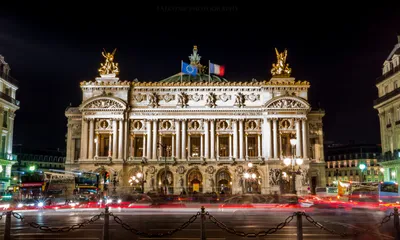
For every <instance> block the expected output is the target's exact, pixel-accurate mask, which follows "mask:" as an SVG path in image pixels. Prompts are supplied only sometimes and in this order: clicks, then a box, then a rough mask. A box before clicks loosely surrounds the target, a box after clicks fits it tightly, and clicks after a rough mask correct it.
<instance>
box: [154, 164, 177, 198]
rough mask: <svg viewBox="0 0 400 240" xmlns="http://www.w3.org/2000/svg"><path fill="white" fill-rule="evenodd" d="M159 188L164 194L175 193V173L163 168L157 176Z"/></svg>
mask: <svg viewBox="0 0 400 240" xmlns="http://www.w3.org/2000/svg"><path fill="white" fill-rule="evenodd" d="M157 182H158V189H159V192H160V193H163V194H173V193H174V175H173V173H172V172H171V171H170V170H167V171H165V169H161V170H160V171H159V172H158V177H157Z"/></svg>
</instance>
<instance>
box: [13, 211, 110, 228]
mask: <svg viewBox="0 0 400 240" xmlns="http://www.w3.org/2000/svg"><path fill="white" fill-rule="evenodd" d="M11 214H12V216H13V217H15V218H16V219H18V220H21V221H22V222H23V223H24V222H25V218H24V217H23V216H22V215H21V214H19V213H16V212H11ZM103 215H104V213H100V214H98V215H94V216H93V217H92V218H90V219H89V220H85V221H83V222H81V223H77V224H74V225H72V226H69V227H49V226H46V225H41V224H38V223H36V222H29V223H27V224H29V226H31V227H32V228H37V229H39V230H42V231H44V232H69V231H73V230H77V229H80V228H82V227H84V226H86V225H88V224H91V223H94V222H96V221H97V220H99V219H100V217H101V216H103Z"/></svg>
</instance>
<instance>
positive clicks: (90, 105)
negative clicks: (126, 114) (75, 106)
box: [80, 97, 126, 111]
mask: <svg viewBox="0 0 400 240" xmlns="http://www.w3.org/2000/svg"><path fill="white" fill-rule="evenodd" d="M125 109H126V103H125V102H124V101H123V100H121V99H119V98H115V97H96V98H92V99H88V100H87V101H86V102H84V103H82V104H81V106H80V110H81V111H85V110H103V111H115V110H117V111H124V110H125Z"/></svg>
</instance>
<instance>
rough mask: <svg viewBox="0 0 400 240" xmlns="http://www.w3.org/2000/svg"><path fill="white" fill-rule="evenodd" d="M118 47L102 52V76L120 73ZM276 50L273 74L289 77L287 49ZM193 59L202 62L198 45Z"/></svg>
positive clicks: (195, 61)
mask: <svg viewBox="0 0 400 240" xmlns="http://www.w3.org/2000/svg"><path fill="white" fill-rule="evenodd" d="M116 50H117V49H114V51H113V52H112V53H109V52H106V50H104V51H103V52H102V53H101V54H102V55H103V57H104V58H105V63H101V64H100V65H101V67H100V68H99V72H100V76H102V77H103V76H104V77H107V76H112V77H115V76H116V75H117V74H118V73H119V69H118V63H114V55H115V51H116ZM275 52H276V58H277V63H273V64H272V69H271V74H272V75H273V76H283V77H289V76H290V74H291V72H292V69H291V68H289V64H288V63H286V58H287V50H286V49H285V51H283V52H281V53H279V52H278V50H277V49H276V48H275ZM190 59H191V64H197V65H198V64H199V62H200V56H198V55H197V46H195V48H194V55H193V54H192V55H191V56H190Z"/></svg>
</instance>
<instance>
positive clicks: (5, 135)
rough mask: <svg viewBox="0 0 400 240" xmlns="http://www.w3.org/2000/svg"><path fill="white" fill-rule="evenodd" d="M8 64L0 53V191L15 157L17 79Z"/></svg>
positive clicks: (7, 185) (6, 187)
mask: <svg viewBox="0 0 400 240" xmlns="http://www.w3.org/2000/svg"><path fill="white" fill-rule="evenodd" d="M10 70H11V68H10V65H9V64H8V63H7V62H6V61H5V60H4V57H3V56H1V55H0V129H1V135H0V192H2V191H4V190H7V189H8V187H9V185H10V177H11V167H12V165H13V164H14V163H16V160H17V157H16V155H14V154H12V153H13V152H12V146H13V133H14V117H15V111H17V110H18V109H19V101H18V100H16V99H15V95H16V92H17V89H18V81H17V80H15V79H14V78H12V77H11V76H10Z"/></svg>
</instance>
